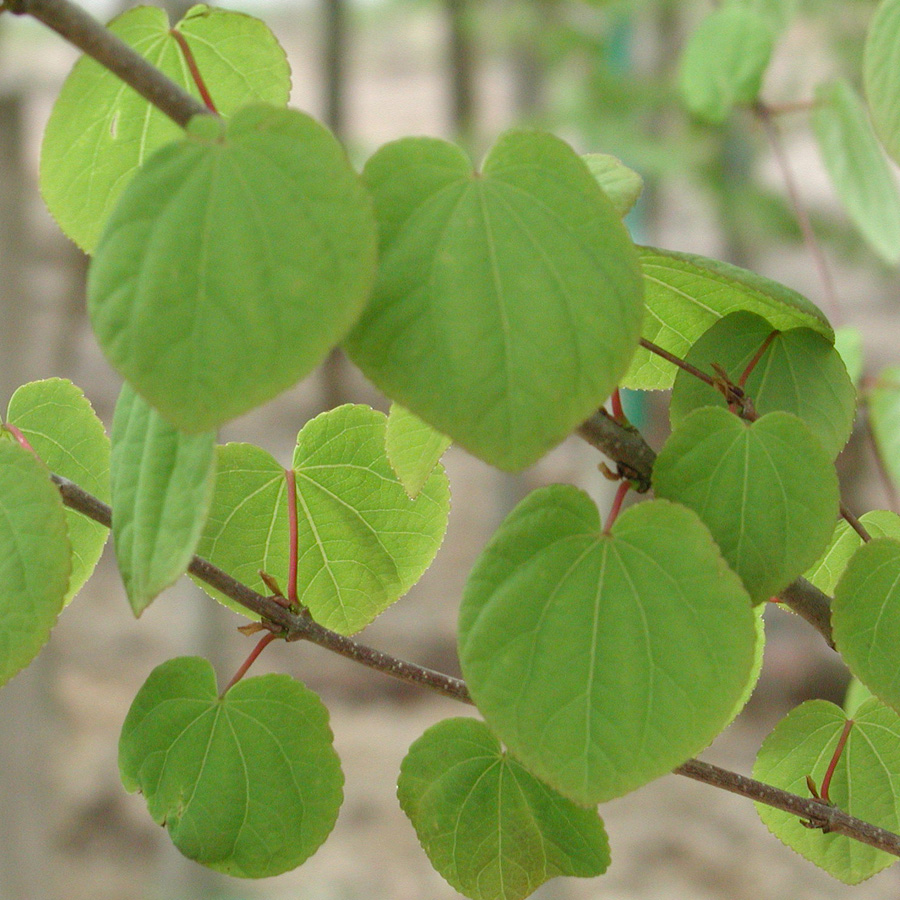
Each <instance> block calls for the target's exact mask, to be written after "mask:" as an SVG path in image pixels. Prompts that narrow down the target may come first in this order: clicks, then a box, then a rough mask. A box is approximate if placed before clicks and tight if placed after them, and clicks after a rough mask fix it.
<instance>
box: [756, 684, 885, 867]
mask: <svg viewBox="0 0 900 900" xmlns="http://www.w3.org/2000/svg"><path fill="white" fill-rule="evenodd" d="M846 722H847V716H846V715H845V713H844V712H843V710H841V708H840V707H838V706H835V705H834V704H833V703H828V702H827V701H825V700H808V701H807V702H806V703H802V704H800V706H798V707H797V708H796V709H794V710H792V711H791V712H790V713H789V714H788V715H787V716H786V717H785V718H784V719H782V720H781V722H779V723H778V725H777V726H776V727H775V730H774V731H773V732H772V733H771V734H770V735H769V736H768V737H767V738H766V740H765V741H764V742H763V745H762V747H761V748H760V751H759V756H758V757H757V759H756V765H755V766H754V768H753V777H754V778H758V779H759V780H760V781H764V782H766V783H767V784H772V785H774V786H775V787H778V788H781V789H782V790H785V791H790V792H791V793H792V794H799V795H800V796H802V797H806V796H809V789H808V788H807V786H806V776H807V775H809V776H811V777H812V779H813V780H814V781H815V783H816V785H818V786H821V784H822V779H823V777H824V776H825V772H826V770H827V768H828V764H829V762H830V761H831V759H832V757H833V755H834V751H835V748H836V746H837V743H838V740H839V738H840V736H841V732H842V731H843V730H844V726H845V724H846ZM829 796H830V797H831V800H832V802H833V803H834V804H835V805H836V806H837V807H838V808H839V809H842V810H844V812H848V813H850V815H852V816H857V817H858V818H860V819H864V820H865V821H866V822H871V823H872V824H874V825H880V826H881V827H882V828H887V829H888V830H890V831H897V829H898V826H900V718H898V716H897V714H896V713H895V712H893V711H892V710H890V709H888V708H887V707H885V706H883V705H882V704H881V703H879V702H878V701H877V700H869V701H868V702H866V703H864V704H863V705H862V706H860V707H859V709H858V710H857V711H856V713H855V715H854V716H853V726H852V727H851V728H850V732H849V735H848V737H847V743H846V745H845V746H844V749H843V752H842V753H841V756H840V759H839V760H838V763H837V768H836V769H835V772H834V777H833V778H832V781H831V786H830V789H829ZM756 809H757V811H758V812H759V817H760V818H761V819H762V820H763V822H764V823H765V825H766V827H767V828H768V829H769V831H771V832H772V833H773V834H774V835H775V836H776V837H777V838H779V839H780V840H781V841H783V842H784V843H785V844H787V845H788V847H791V848H792V849H793V850H796V851H797V852H798V853H799V854H800V855H801V856H804V857H806V859H808V860H810V862H813V863H815V864H816V865H817V866H819V867H820V868H822V869H824V870H825V871H826V872H828V873H829V875H832V876H833V877H834V878H837V879H839V880H840V881H843V882H844V883H845V884H858V883H859V882H860V881H864V880H865V879H866V878H871V876H872V875H874V874H875V873H876V872H880V871H881V870H882V869H884V868H887V866H889V865H891V864H892V863H895V862H897V857H896V856H892V855H891V854H889V853H885V852H884V851H883V850H876V849H875V848H874V847H870V846H868V845H867V844H862V843H860V842H859V841H855V840H853V839H852V838H849V837H845V836H844V835H841V834H824V833H823V832H822V831H821V830H820V829H816V828H807V827H805V826H804V825H803V823H802V822H801V821H800V819H799V818H798V817H797V816H795V815H791V814H790V813H787V812H782V811H781V810H780V809H774V808H773V807H771V806H765V805H763V804H761V803H758V804H756Z"/></svg>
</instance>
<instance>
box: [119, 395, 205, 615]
mask: <svg viewBox="0 0 900 900" xmlns="http://www.w3.org/2000/svg"><path fill="white" fill-rule="evenodd" d="M215 447H216V434H215V432H214V431H209V432H205V433H201V434H190V435H189V434H184V433H183V432H180V431H178V429H176V428H174V427H173V426H172V425H170V424H169V423H168V422H166V421H165V420H164V419H162V418H160V416H159V415H158V414H157V413H156V412H155V411H154V410H153V409H152V408H151V407H150V406H148V405H147V404H146V403H145V402H144V401H143V400H142V399H141V398H140V397H139V396H138V395H137V394H136V393H135V392H134V390H132V388H131V387H130V386H129V385H127V384H126V385H125V386H124V387H123V388H122V392H121V393H120V394H119V401H118V403H117V405H116V413H115V417H114V418H113V429H112V496H113V503H112V507H113V520H112V531H113V541H114V544H115V548H116V558H117V559H118V561H119V572H120V573H121V575H122V581H123V582H124V584H125V590H126V592H127V594H128V600H129V602H130V603H131V608H132V610H133V611H134V614H135V615H136V616H139V615H140V614H141V612H143V610H144V609H145V608H146V607H147V606H148V605H149V603H150V602H151V601H152V600H153V599H154V598H155V597H156V595H157V594H159V593H160V591H163V590H165V588H167V587H168V586H169V585H170V584H172V583H174V581H175V580H176V579H177V578H178V577H179V576H180V575H181V574H182V573H183V572H184V570H185V569H186V568H187V566H188V563H189V562H190V561H191V557H192V556H193V555H194V549H195V547H196V546H197V541H199V539H200V534H201V532H202V531H203V526H204V524H205V522H206V514H207V512H208V510H209V505H210V502H211V501H212V493H213V484H214V482H215Z"/></svg>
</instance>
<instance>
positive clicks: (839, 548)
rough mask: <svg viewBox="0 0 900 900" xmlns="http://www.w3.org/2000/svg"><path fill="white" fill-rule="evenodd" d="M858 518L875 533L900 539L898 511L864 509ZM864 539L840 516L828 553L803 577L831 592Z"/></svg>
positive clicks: (876, 535)
mask: <svg viewBox="0 0 900 900" xmlns="http://www.w3.org/2000/svg"><path fill="white" fill-rule="evenodd" d="M859 520H860V522H861V523H862V524H863V526H864V527H865V529H866V531H868V532H869V534H870V535H871V536H872V537H889V538H894V540H896V541H900V516H898V515H897V514H896V513H892V512H888V511H887V510H886V509H871V510H869V511H868V512H866V513H863V514H862V515H861V516H860V518H859ZM862 542H863V541H862V538H861V537H860V536H859V535H858V534H857V533H856V532H855V531H854V530H853V529H852V528H851V527H850V525H849V524H848V523H847V521H846V520H844V519H840V520H839V521H838V523H837V525H835V527H834V533H833V534H832V536H831V542H830V543H829V544H828V548H827V549H826V550H825V553H824V554H823V555H822V557H821V558H820V559H819V561H818V562H817V563H816V564H815V565H814V566H813V567H812V568H811V569H810V570H809V571H808V572H806V573H805V574H804V576H803V577H804V578H806V580H807V581H810V582H812V583H813V584H814V585H815V586H816V587H817V588H818V589H819V590H820V591H823V592H824V593H826V594H828V595H829V596H832V595H833V594H834V589H835V587H836V586H837V583H838V581H839V580H840V577H841V575H843V574H844V569H845V568H847V563H848V562H850V558H851V557H852V556H853V554H854V553H856V551H857V550H858V549H859V548H860V547H861V546H862Z"/></svg>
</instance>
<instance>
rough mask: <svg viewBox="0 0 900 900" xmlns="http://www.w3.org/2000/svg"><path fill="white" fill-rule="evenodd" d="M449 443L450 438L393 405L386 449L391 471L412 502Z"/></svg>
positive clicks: (402, 408) (386, 438)
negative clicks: (400, 482) (394, 473)
mask: <svg viewBox="0 0 900 900" xmlns="http://www.w3.org/2000/svg"><path fill="white" fill-rule="evenodd" d="M450 443H451V441H450V438H448V437H447V436H446V435H443V434H441V433H440V432H439V431H435V430H434V429H433V428H432V427H431V426H430V425H429V424H428V423H427V422H423V421H422V420H421V419H420V418H419V417H418V416H414V415H413V414H412V413H411V412H410V411H409V410H408V409H405V408H404V407H402V406H400V405H399V404H398V403H392V404H391V408H390V410H389V412H388V420H387V431H386V433H385V442H384V448H385V451H386V452H387V456H388V459H389V460H390V462H391V468H392V469H393V470H394V472H396V474H397V477H398V478H399V479H400V481H402V482H403V486H404V487H405V488H406V493H407V494H409V496H410V497H412V498H413V499H415V498H416V496H417V495H418V493H419V491H421V490H422V486H423V485H424V484H425V482H426V481H428V476H429V475H431V473H432V471H433V470H434V467H435V466H436V465H437V464H438V462H440V459H441V457H442V456H443V455H444V451H445V450H446V449H447V448H448V447H449V446H450Z"/></svg>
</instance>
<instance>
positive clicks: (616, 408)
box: [609, 388, 625, 423]
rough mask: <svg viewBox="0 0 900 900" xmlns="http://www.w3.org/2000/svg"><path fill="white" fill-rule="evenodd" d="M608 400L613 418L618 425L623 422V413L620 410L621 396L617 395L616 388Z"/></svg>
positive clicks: (617, 390)
mask: <svg viewBox="0 0 900 900" xmlns="http://www.w3.org/2000/svg"><path fill="white" fill-rule="evenodd" d="M609 399H610V405H611V406H612V414H613V418H614V419H615V420H616V421H617V422H619V423H621V422H624V421H625V413H624V411H623V410H622V395H621V394H620V393H619V389H618V388H616V389H615V390H614V391H613V392H612V396H611V397H610V398H609Z"/></svg>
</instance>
